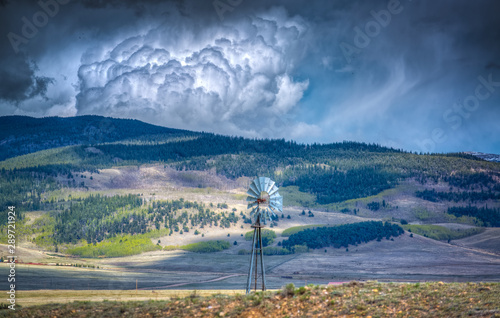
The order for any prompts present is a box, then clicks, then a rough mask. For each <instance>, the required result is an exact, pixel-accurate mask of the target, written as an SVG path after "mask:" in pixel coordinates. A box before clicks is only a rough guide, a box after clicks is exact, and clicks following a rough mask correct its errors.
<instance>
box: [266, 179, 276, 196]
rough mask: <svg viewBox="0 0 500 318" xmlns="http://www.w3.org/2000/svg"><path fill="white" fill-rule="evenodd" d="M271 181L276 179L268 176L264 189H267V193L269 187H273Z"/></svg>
mask: <svg viewBox="0 0 500 318" xmlns="http://www.w3.org/2000/svg"><path fill="white" fill-rule="evenodd" d="M271 183H274V181H272V180H271V179H269V178H266V181H265V182H264V191H266V192H267V193H269V189H271Z"/></svg>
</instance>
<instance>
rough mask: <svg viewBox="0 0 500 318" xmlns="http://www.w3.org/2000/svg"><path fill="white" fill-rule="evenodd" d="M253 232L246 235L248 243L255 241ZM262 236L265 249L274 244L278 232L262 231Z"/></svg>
mask: <svg viewBox="0 0 500 318" xmlns="http://www.w3.org/2000/svg"><path fill="white" fill-rule="evenodd" d="M253 232H254V231H248V232H246V233H245V240H246V241H251V240H252V239H253ZM261 234H262V245H263V246H264V247H265V246H268V245H271V244H273V242H274V239H275V238H276V232H274V231H273V230H268V229H263V230H262V231H261Z"/></svg>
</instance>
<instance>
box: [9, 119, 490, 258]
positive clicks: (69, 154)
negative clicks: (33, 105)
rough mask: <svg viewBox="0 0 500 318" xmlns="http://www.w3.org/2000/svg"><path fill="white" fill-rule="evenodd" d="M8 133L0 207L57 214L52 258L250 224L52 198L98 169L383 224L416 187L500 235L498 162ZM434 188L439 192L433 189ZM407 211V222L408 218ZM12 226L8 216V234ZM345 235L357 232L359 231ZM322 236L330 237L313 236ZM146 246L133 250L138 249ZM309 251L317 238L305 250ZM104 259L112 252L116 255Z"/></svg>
mask: <svg viewBox="0 0 500 318" xmlns="http://www.w3.org/2000/svg"><path fill="white" fill-rule="evenodd" d="M0 123H1V124H2V131H1V133H0V138H1V140H0V141H1V143H0V147H3V148H2V149H1V150H2V156H3V157H2V158H8V157H12V158H8V159H6V160H4V161H0V188H1V189H2V191H1V192H0V205H1V206H11V205H12V206H16V209H17V211H18V219H19V220H22V218H23V212H26V211H49V213H48V214H47V215H46V216H45V217H44V219H43V220H44V222H45V223H44V225H43V226H40V229H39V230H40V231H42V230H43V231H46V233H45V235H40V236H38V238H37V240H38V241H36V240H35V242H36V243H37V244H39V245H41V246H45V247H50V248H56V247H57V245H64V244H75V243H77V242H80V241H83V240H84V241H86V242H88V244H101V243H100V242H103V241H106V240H115V241H116V242H115V241H113V242H115V243H116V244H118V243H120V244H122V240H120V239H117V238H118V237H125V236H127V235H129V236H130V235H146V234H147V233H149V232H151V231H153V230H154V231H166V232H168V233H170V234H175V235H177V234H180V233H185V232H189V231H191V232H194V231H195V230H194V229H203V227H206V226H216V227H221V228H229V227H231V226H234V225H235V224H236V223H237V222H238V221H239V220H242V221H244V222H250V220H248V219H246V218H245V215H244V214H239V215H237V214H236V213H235V212H236V210H233V211H229V210H225V209H224V207H220V206H219V207H215V206H211V205H210V204H211V203H210V202H209V201H208V202H189V201H181V200H169V201H164V200H163V201H162V200H152V201H151V202H149V201H148V202H146V201H145V198H143V197H141V196H138V195H137V194H134V195H125V196H114V197H107V196H101V195H100V194H96V195H90V196H88V197H86V198H85V199H82V200H80V199H73V198H68V197H63V196H61V195H53V194H54V193H56V192H57V193H61V191H63V190H64V189H67V191H72V190H75V191H92V189H89V187H88V184H89V181H90V180H89V179H92V178H93V176H94V177H97V176H98V175H99V174H100V171H101V170H102V169H108V168H116V169H120V168H125V167H131V166H133V167H136V168H137V169H138V168H139V167H140V166H142V165H145V164H147V165H156V166H157V167H163V169H164V170H166V169H170V170H171V171H177V172H181V171H182V172H188V171H196V172H207V171H210V173H215V174H216V175H217V176H220V177H221V178H227V179H229V180H236V179H238V178H240V177H248V178H253V177H256V176H261V175H266V176H269V177H271V178H272V179H273V180H275V181H276V182H277V184H278V185H279V186H280V187H285V188H284V191H292V192H289V193H293V191H296V193H298V195H299V196H300V195H302V196H303V195H307V196H308V199H307V200H305V201H301V200H295V201H294V202H296V203H295V204H297V205H302V206H304V207H306V208H307V207H311V206H313V207H318V208H320V209H321V208H322V207H323V208H324V210H329V209H330V208H331V205H332V204H341V203H343V202H348V201H349V200H352V199H361V198H367V197H370V198H372V199H371V200H370V201H366V202H364V203H363V205H362V206H363V207H364V208H365V209H366V210H367V211H370V213H377V214H380V215H384V213H385V216H386V217H387V216H391V215H394V213H396V212H390V211H392V210H391V209H393V210H394V211H396V209H397V206H396V207H395V206H394V205H392V204H391V203H390V202H387V203H386V201H385V200H378V199H373V198H375V197H376V196H377V195H378V194H380V193H381V192H383V191H385V190H389V189H394V188H396V187H398V185H400V184H401V183H404V182H407V183H408V182H411V183H412V184H416V185H420V186H421V188H415V189H416V190H417V191H415V190H413V191H412V192H411V195H413V196H414V197H415V198H419V199H423V200H422V201H426V202H429V203H444V204H446V205H445V207H446V208H447V209H448V210H446V209H442V211H440V213H445V215H444V216H442V217H441V219H440V220H443V219H445V218H446V220H448V219H450V220H451V219H453V220H455V221H457V220H462V221H463V220H465V221H467V220H469V221H470V222H473V223H474V224H475V225H484V226H498V224H499V223H498V222H499V221H498V220H499V218H500V209H499V204H498V201H499V198H500V181H499V180H500V163H494V162H488V161H484V160H481V159H478V158H477V157H474V156H471V155H469V154H465V153H454V154H416V153H411V152H405V151H402V150H398V149H392V148H387V147H382V146H379V145H376V144H365V143H357V142H341V143H332V144H309V145H306V144H300V143H297V142H294V141H286V140H284V139H274V140H270V139H261V140H259V139H248V138H242V137H229V136H220V135H215V134H210V133H194V132H189V131H181V130H175V129H169V128H164V127H158V126H153V125H149V124H145V123H142V122H139V121H136V120H122V119H112V118H104V117H98V116H82V117H74V118H57V117H51V118H41V119H35V118H29V117H20V116H9V117H2V118H0ZM41 149H45V150H41ZM37 150H40V151H37ZM20 154H23V155H20ZM85 171H86V172H87V175H88V179H87V175H85V176H84V174H85ZM227 179H225V180H227ZM437 185H439V187H440V188H439V189H440V190H439V191H438V190H436V189H434V188H432V187H433V186H437ZM200 186H201V185H200ZM429 187H431V189H429ZM286 189H291V190H286ZM293 189H296V190H293ZM51 197H52V199H50V198H51ZM54 197H56V198H59V199H54ZM289 197H290V196H289ZM289 197H287V198H286V199H285V200H287V199H288V198H289ZM290 199H291V198H290ZM149 200H151V198H150V199H149ZM373 200H375V201H373ZM329 205H330V206H329ZM226 208H227V206H226ZM217 209H218V210H217ZM334 209H335V207H334ZM338 209H339V210H341V211H340V212H343V213H352V214H356V213H357V212H359V206H356V205H354V206H349V207H346V208H343V209H341V208H338ZM412 209H413V210H412ZM181 210H182V211H181ZM216 210H217V211H216ZM410 210H411V211H413V212H411V211H410V212H411V213H413V214H412V215H414V217H415V218H416V219H419V220H430V219H432V218H433V217H434V218H435V219H436V217H435V214H433V213H432V212H429V211H427V210H426V209H425V208H420V207H416V206H415V207H411V208H410ZM405 211H406V212H404V211H403V212H404V213H410V212H408V208H406V210H405ZM188 212H189V213H188ZM1 213H2V215H3V214H5V213H6V210H5V209H3V210H2V212H1ZM387 213H393V214H389V215H387ZM396 214H397V213H396ZM309 216H310V217H314V214H313V213H310V214H309ZM379 219H382V217H379ZM6 220H7V218H6V217H5V216H3V217H1V218H0V225H2V224H4V223H5V222H6ZM436 220H437V219H436ZM457 222H458V221H457ZM374 226H375V225H374V224H370V225H369V227H370V229H364V231H367V233H368V232H373V231H378V228H377V229H376V228H375V227H374ZM346 229H347V230H349V231H351V230H350V229H351V227H347V228H346ZM384 229H385V227H384ZM357 230H360V229H356V231H357ZM361 230H362V229H361ZM372 230H373V231H372ZM318 231H319V232H321V231H327V230H314V233H316V232H318ZM328 231H334V230H328ZM391 231H392V230H391ZM319 232H318V233H319ZM176 233H177V234H176ZM308 233H309V232H308ZM311 233H313V232H311ZM380 233H382V232H380ZM384 233H385V232H384ZM394 233H395V232H394ZM320 234H321V235H323V234H324V235H327V234H328V233H323V232H321V233H320ZM330 234H331V235H334V233H329V234H328V235H330ZM311 235H312V234H311ZM391 235H396V234H390V235H389V236H391ZM313 236H314V235H312V236H311V237H313ZM379 236H380V235H378V234H377V236H376V237H375V236H373V237H370V238H368V240H370V239H374V238H375V239H376V238H379ZM382 236H383V237H385V236H386V235H385V234H383V235H382ZM142 239H143V238H141V239H140V240H139V239H137V242H135V241H134V242H135V243H137V246H140V244H142V243H141V242H142V241H141V240H142ZM362 240H364V238H362ZM132 241H133V240H132V239H130V240H128V242H132ZM302 241H304V240H302ZM306 241H310V239H309V238H308V239H307V240H305V241H304V242H302V243H306ZM358 241H359V240H357V241H356V242H358ZM290 242H291V241H290ZM336 242H337V239H334V238H333V236H332V239H331V242H330V243H328V244H333V245H335V246H336V245H338V244H337V243H336ZM115 243H113V244H115ZM135 243H134V244H135ZM302 243H296V242H294V243H293V245H297V244H302ZM102 244H104V243H102ZM102 244H101V245H102ZM106 244H107V243H106ZM110 244H111V243H110ZM130 244H132V243H130ZM130 244H129V245H130ZM284 244H285V245H286V244H288V243H284ZM290 244H291V243H290ZM307 244H308V245H309V243H307ZM339 244H340V245H341V246H344V245H346V244H353V243H352V242H351V241H349V242H344V241H342V242H340V243H339ZM311 247H312V245H311ZM89 248H90V249H91V250H92V251H90V252H89V251H88V249H89ZM100 248H101V247H100ZM106 248H107V249H108V250H109V249H111V250H113V251H114V252H113V253H116V249H117V247H116V246H115V245H112V246H111V247H110V246H108V247H106ZM129 248H130V250H129V252H128V253H132V252H131V251H132V250H134V248H132V247H130V246H129ZM148 248H154V247H151V246H150V247H148ZM270 248H271V247H270ZM273 248H274V247H273ZM103 250H105V248H104V247H102V248H101V252H96V251H95V250H94V249H92V247H91V246H90V247H86V249H85V253H90V254H92V255H94V254H95V253H97V254H96V255H100V254H99V253H104V252H102V251H103ZM90 254H89V255H90Z"/></svg>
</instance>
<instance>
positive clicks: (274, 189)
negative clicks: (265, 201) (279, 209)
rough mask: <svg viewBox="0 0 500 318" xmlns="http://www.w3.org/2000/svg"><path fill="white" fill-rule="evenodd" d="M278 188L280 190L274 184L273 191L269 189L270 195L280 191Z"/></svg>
mask: <svg viewBox="0 0 500 318" xmlns="http://www.w3.org/2000/svg"><path fill="white" fill-rule="evenodd" d="M278 190H279V189H278V187H277V186H276V185H274V186H273V188H272V189H271V191H269V196H271V195H273V194H275V193H276V192H278Z"/></svg>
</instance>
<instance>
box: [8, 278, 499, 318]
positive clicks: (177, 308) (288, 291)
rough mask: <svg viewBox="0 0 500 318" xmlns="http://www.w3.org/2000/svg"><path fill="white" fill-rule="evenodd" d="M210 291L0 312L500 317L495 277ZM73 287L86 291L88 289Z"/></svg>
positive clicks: (131, 296)
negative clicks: (474, 280) (475, 280)
mask: <svg viewBox="0 0 500 318" xmlns="http://www.w3.org/2000/svg"><path fill="white" fill-rule="evenodd" d="M71 292H72V293H75V291H71ZM212 292H215V293H219V292H223V293H224V295H221V294H215V295H214V294H212V295H210V296H206V294H203V295H202V294H200V293H199V292H196V293H195V292H193V291H184V292H183V294H181V292H177V294H176V296H174V295H175V293H176V292H175V291H169V292H166V294H163V292H158V296H159V297H158V299H162V298H163V299H165V298H164V297H169V299H168V300H158V301H156V298H155V297H147V296H146V295H145V294H146V293H149V294H153V293H151V292H149V291H144V292H139V293H141V294H140V295H139V294H137V295H134V293H135V291H129V292H116V293H123V296H122V297H123V298H121V300H125V299H126V300H132V299H133V301H109V300H111V299H113V298H112V294H111V293H112V292H108V293H109V294H106V296H105V297H106V299H108V301H100V302H91V301H85V302H81V301H78V302H72V303H68V302H67V301H65V304H62V305H61V304H60V305H54V304H49V305H42V306H31V307H25V308H18V309H17V310H16V311H15V312H13V311H10V310H5V311H4V312H3V313H1V314H5V316H8V317H14V316H16V317H339V316H344V317H360V316H363V317H387V316H391V317H468V316H475V317H500V298H499V297H498V295H499V293H500V284H499V283H451V284H446V283H442V282H434V283H423V284H394V283H385V284H382V283H377V282H366V283H361V282H351V283H348V284H344V285H336V286H327V287H325V286H312V285H310V286H307V287H301V288H298V289H295V288H294V287H293V285H292V286H287V287H286V288H285V289H284V290H283V291H277V292H265V293H262V292H261V293H257V294H250V295H241V294H239V293H238V291H230V292H228V291H210V292H209V293H212ZM240 292H241V291H240ZM26 293H27V292H26ZM39 293H40V294H42V295H44V296H40V297H50V298H53V297H52V293H57V292H46V291H44V292H39ZM76 293H87V296H88V297H92V296H93V295H92V294H93V293H94V291H80V292H76ZM103 293H106V292H103ZM127 293H128V294H127ZM142 293H145V294H144V296H143V295H142ZM229 294H231V295H232V296H230V295H229ZM56 295H57V294H56ZM160 295H161V296H160ZM134 296H136V297H137V298H134ZM20 297H21V298H19V302H20V303H21V300H22V296H21V295H20ZM61 297H64V295H61ZM97 297H101V298H102V297H103V296H102V295H101V296H97ZM138 297H142V298H138ZM124 298H125V299H124ZM144 299H150V300H149V301H144Z"/></svg>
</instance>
